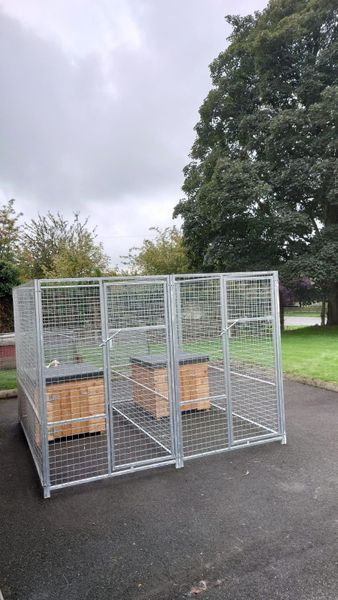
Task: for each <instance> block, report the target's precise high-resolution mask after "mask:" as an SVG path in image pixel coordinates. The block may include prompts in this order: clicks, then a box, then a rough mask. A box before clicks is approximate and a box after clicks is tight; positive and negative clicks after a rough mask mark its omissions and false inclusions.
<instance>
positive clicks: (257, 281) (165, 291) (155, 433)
mask: <svg viewBox="0 0 338 600" xmlns="http://www.w3.org/2000/svg"><path fill="white" fill-rule="evenodd" d="M276 282H277V279H276V275H274V274H272V273H260V274H250V275H244V274H242V275H241V274H236V275H223V274H214V275H209V274H208V275H195V276H170V277H154V278H135V277H133V278H124V279H123V278H122V279H121V278H120V279H116V278H112V279H107V280H104V279H96V280H95V279H94V280H81V279H79V280H60V281H55V280H48V281H41V282H35V283H34V284H31V285H30V286H21V287H19V288H17V289H16V291H15V294H14V301H15V326H16V336H17V355H18V384H19V394H20V415H21V422H22V424H23V427H24V430H25V433H26V437H27V440H28V442H29V445H30V447H31V451H32V454H33V456H34V459H35V462H36V465H37V468H38V471H39V473H40V477H41V480H42V482H43V484H44V488H45V495H46V496H48V495H49V493H50V489H54V488H59V487H64V486H66V485H70V484H73V483H78V482H84V481H87V480H92V479H98V478H102V477H107V476H113V475H117V474H121V473H125V472H128V471H130V470H137V469H145V468H151V467H154V466H160V465H162V464H170V463H174V462H176V466H183V461H184V459H186V458H193V457H196V456H200V455H204V454H209V453H214V452H222V451H225V450H229V449H232V448H233V447H238V446H242V445H248V444H251V443H258V442H260V441H261V442H263V441H269V440H270V439H279V440H284V441H285V432H284V420H283V409H282V388H281V378H280V362H279V338H278V303H277V296H276Z"/></svg>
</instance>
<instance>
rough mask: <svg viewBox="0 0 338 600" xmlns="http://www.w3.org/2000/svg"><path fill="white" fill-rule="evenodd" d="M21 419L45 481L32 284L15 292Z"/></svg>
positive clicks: (38, 468)
mask: <svg viewBox="0 0 338 600" xmlns="http://www.w3.org/2000/svg"><path fill="white" fill-rule="evenodd" d="M13 304H14V318H15V336H16V376H17V388H18V408H19V419H20V422H21V425H22V428H23V430H24V432H25V435H26V438H27V441H28V444H29V446H30V450H31V453H32V455H33V459H34V462H35V465H36V468H37V471H38V473H39V476H40V479H41V481H43V459H42V428H41V412H42V411H41V402H42V399H41V397H40V395H39V354H38V349H37V318H36V293H35V288H34V285H33V283H32V282H30V284H25V285H22V286H20V287H18V288H16V289H15V290H14V292H13Z"/></svg>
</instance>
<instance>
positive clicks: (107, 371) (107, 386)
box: [100, 281, 115, 475]
mask: <svg viewBox="0 0 338 600" xmlns="http://www.w3.org/2000/svg"><path fill="white" fill-rule="evenodd" d="M100 307H101V327H102V343H103V346H102V350H103V368H104V390H105V404H106V425H107V452H108V470H109V475H111V473H112V472H113V471H114V466H115V456H114V436H113V412H112V402H113V392H112V380H111V367H110V349H109V345H108V343H106V340H107V339H108V338H109V323H108V302H107V284H106V283H104V282H103V281H100Z"/></svg>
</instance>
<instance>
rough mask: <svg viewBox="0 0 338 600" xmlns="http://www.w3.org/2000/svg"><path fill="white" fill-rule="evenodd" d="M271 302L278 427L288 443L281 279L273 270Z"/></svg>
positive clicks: (284, 440)
mask: <svg viewBox="0 0 338 600" xmlns="http://www.w3.org/2000/svg"><path fill="white" fill-rule="evenodd" d="M271 288H272V289H271V304H272V319H273V321H272V322H273V344H274V351H275V383H276V392H277V410H278V428H279V432H280V434H281V435H282V444H286V426H285V409H284V389H283V371H282V356H281V331H280V330H281V328H280V306H279V279H278V273H277V271H274V272H273V275H272V278H271Z"/></svg>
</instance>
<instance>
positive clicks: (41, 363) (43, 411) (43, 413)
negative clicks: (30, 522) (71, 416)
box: [34, 279, 50, 498]
mask: <svg viewBox="0 0 338 600" xmlns="http://www.w3.org/2000/svg"><path fill="white" fill-rule="evenodd" d="M34 298H35V320H36V345H37V361H38V390H39V411H40V419H41V442H42V477H43V481H42V485H43V496H44V498H50V468H49V447H48V413H47V398H46V383H45V352H44V343H43V321H42V318H43V313H42V299H41V284H40V280H38V279H34Z"/></svg>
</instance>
